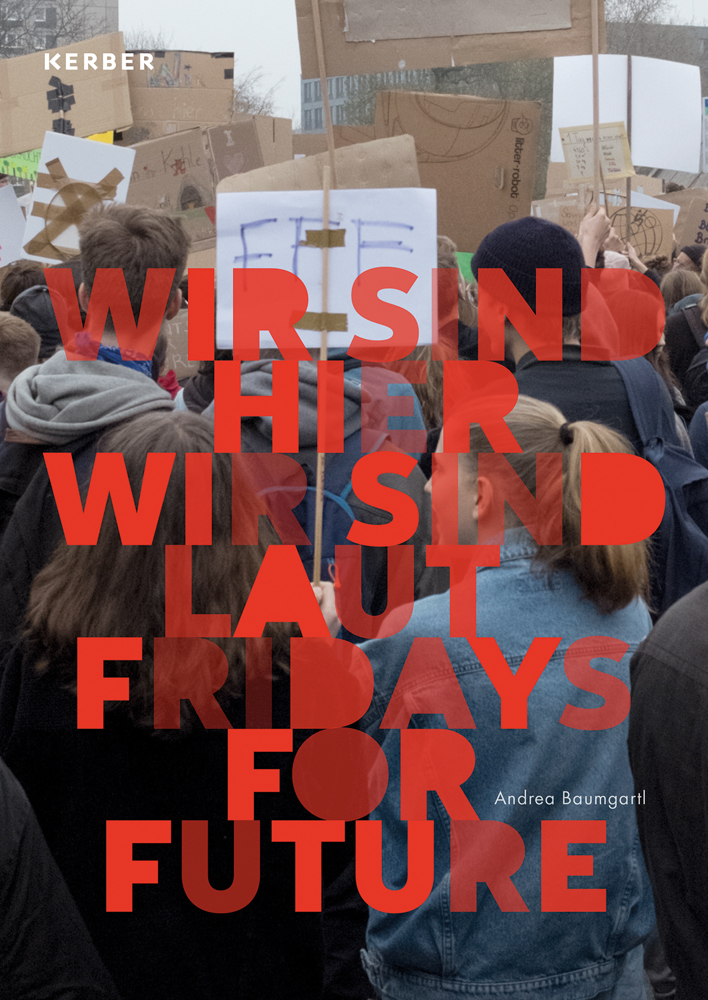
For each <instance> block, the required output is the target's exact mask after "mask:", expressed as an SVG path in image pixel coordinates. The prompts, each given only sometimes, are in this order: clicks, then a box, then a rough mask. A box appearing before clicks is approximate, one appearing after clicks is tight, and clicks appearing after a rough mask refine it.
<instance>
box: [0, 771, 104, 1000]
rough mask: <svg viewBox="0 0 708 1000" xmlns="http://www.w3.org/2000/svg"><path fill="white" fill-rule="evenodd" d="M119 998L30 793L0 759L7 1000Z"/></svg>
mask: <svg viewBox="0 0 708 1000" xmlns="http://www.w3.org/2000/svg"><path fill="white" fill-rule="evenodd" d="M20 998H21V1000H118V993H117V992H116V989H115V986H114V985H113V983H112V982H111V980H110V977H109V976H108V973H107V972H106V970H105V968H104V967H103V965H102V964H101V961H100V959H99V957H98V955H97V953H96V949H95V948H94V946H93V944H92V942H91V939H90V937H89V935H88V933H87V931H86V927H85V925H84V923H83V921H82V920H81V917H80V916H79V914H78V912H77V909H76V904H75V903H74V901H73V899H72V898H71V896H70V895H69V891H68V889H67V887H66V883H65V882H64V879H63V878H62V877H61V874H60V872H59V869H58V868H57V866H56V863H55V861H54V859H53V858H52V856H51V854H50V853H49V849H48V848H47V844H46V842H45V840H44V837H43V836H42V832H41V830H40V829H39V825H38V823H37V819H36V817H35V815H34V813H33V811H32V807H31V806H30V804H29V802H28V800H27V796H26V795H25V793H24V792H23V791H22V788H21V787H20V785H19V783H18V782H17V780H16V779H15V778H14V776H13V775H12V774H11V773H10V770H9V768H8V767H7V766H6V765H5V764H4V763H3V762H2V760H0V1000H20Z"/></svg>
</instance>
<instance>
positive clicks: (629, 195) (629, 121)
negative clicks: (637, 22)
mask: <svg viewBox="0 0 708 1000" xmlns="http://www.w3.org/2000/svg"><path fill="white" fill-rule="evenodd" d="M627 141H628V142H629V148H630V149H631V148H632V57H631V56H627ZM625 190H626V192H627V205H626V208H627V243H630V236H631V235H632V178H631V177H628V178H627V186H626V189H625Z"/></svg>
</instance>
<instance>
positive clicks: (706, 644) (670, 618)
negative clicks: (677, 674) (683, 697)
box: [640, 582, 708, 665]
mask: <svg viewBox="0 0 708 1000" xmlns="http://www.w3.org/2000/svg"><path fill="white" fill-rule="evenodd" d="M644 654H649V655H651V656H653V657H655V658H656V659H659V660H662V661H664V662H666V663H675V662H678V661H681V662H684V663H686V664H690V663H693V664H700V665H703V664H705V663H706V661H708V582H706V583H702V584H701V585H700V586H698V587H696V588H695V589H694V590H692V591H691V592H690V593H688V594H686V595H685V597H682V598H681V600H679V601H677V602H676V603H675V604H672V605H671V607H670V608H668V609H667V610H666V611H665V612H664V614H663V615H662V616H661V618H660V619H659V620H658V621H657V623H656V624H655V625H654V628H653V629H652V630H651V632H650V633H649V635H648V636H647V638H646V640H645V641H644V642H643V643H642V647H641V649H640V655H644Z"/></svg>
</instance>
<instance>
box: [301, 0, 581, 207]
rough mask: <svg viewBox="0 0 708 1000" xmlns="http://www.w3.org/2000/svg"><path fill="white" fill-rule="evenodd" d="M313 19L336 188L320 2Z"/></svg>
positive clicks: (314, 2)
mask: <svg viewBox="0 0 708 1000" xmlns="http://www.w3.org/2000/svg"><path fill="white" fill-rule="evenodd" d="M595 2H596V3H597V0H595ZM312 19H313V21H314V22H315V48H316V49H317V66H318V69H319V71H320V89H321V91H322V103H323V106H324V119H325V128H326V130H327V151H328V152H329V168H330V170H331V171H332V178H331V184H332V187H333V188H336V186H337V172H336V170H335V166H334V130H333V128H332V114H331V111H330V107H329V91H328V89H327V67H326V64H325V56H324V43H323V41H322V22H321V20H320V0H312Z"/></svg>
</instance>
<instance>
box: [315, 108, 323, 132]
mask: <svg viewBox="0 0 708 1000" xmlns="http://www.w3.org/2000/svg"><path fill="white" fill-rule="evenodd" d="M322 127H323V125H322V108H315V128H316V129H318V128H322Z"/></svg>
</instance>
